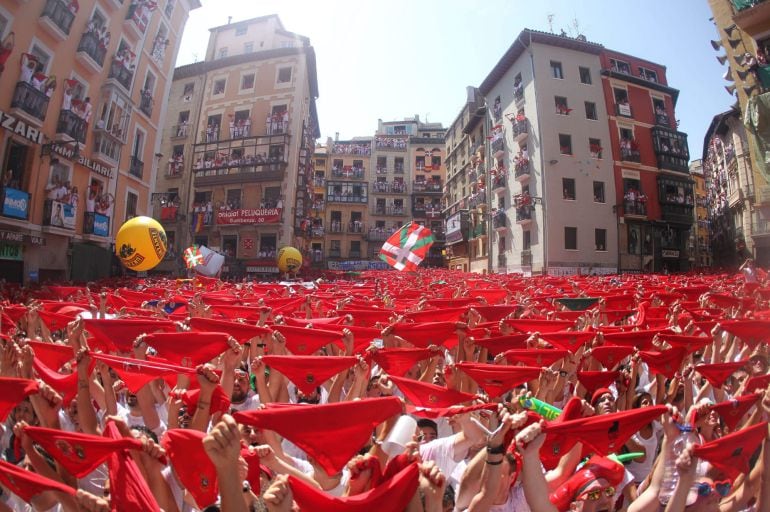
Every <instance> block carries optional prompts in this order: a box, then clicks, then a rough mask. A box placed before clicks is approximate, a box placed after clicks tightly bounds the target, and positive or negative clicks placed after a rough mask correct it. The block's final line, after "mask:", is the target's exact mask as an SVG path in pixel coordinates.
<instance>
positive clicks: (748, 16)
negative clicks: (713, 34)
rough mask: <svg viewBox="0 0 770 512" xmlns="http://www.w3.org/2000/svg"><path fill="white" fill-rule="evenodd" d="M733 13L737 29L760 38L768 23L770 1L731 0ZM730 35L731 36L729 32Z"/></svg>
mask: <svg viewBox="0 0 770 512" xmlns="http://www.w3.org/2000/svg"><path fill="white" fill-rule="evenodd" d="M731 3H732V5H733V8H734V9H735V15H734V16H733V22H734V23H735V25H736V26H737V28H738V30H739V31H743V32H744V33H745V34H746V35H749V36H751V37H754V38H756V39H760V38H761V36H762V35H763V34H765V33H766V31H767V25H768V23H770V2H768V1H766V0H732V1H731ZM730 36H731V37H733V36H732V35H731V34H730Z"/></svg>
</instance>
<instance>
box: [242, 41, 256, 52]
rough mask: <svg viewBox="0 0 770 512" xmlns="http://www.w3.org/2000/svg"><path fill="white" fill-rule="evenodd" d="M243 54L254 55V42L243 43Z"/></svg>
mask: <svg viewBox="0 0 770 512" xmlns="http://www.w3.org/2000/svg"><path fill="white" fill-rule="evenodd" d="M243 53H254V42H253V41H249V42H248V43H243Z"/></svg>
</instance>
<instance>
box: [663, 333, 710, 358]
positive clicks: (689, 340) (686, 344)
mask: <svg viewBox="0 0 770 512" xmlns="http://www.w3.org/2000/svg"><path fill="white" fill-rule="evenodd" d="M659 338H660V340H661V341H665V342H666V343H668V344H669V345H671V346H672V347H674V348H676V347H682V348H683V349H685V350H686V351H687V353H688V354H691V353H693V352H697V351H698V350H700V349H702V348H705V347H706V346H707V345H709V344H711V342H712V341H713V340H712V339H711V338H710V337H706V336H683V335H680V334H663V335H661V336H659Z"/></svg>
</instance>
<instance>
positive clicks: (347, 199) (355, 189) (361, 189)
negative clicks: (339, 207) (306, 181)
mask: <svg viewBox="0 0 770 512" xmlns="http://www.w3.org/2000/svg"><path fill="white" fill-rule="evenodd" d="M368 201H369V198H368V188H367V186H366V184H362V183H355V182H351V183H346V182H333V181H330V182H327V184H326V202H327V203H353V204H366V203H368Z"/></svg>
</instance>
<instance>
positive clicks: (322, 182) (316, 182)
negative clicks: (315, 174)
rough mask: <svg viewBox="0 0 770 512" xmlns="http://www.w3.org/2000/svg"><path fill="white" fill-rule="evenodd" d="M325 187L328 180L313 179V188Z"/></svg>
mask: <svg viewBox="0 0 770 512" xmlns="http://www.w3.org/2000/svg"><path fill="white" fill-rule="evenodd" d="M324 185H326V180H325V179H324V178H313V187H315V188H323V187H324Z"/></svg>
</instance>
